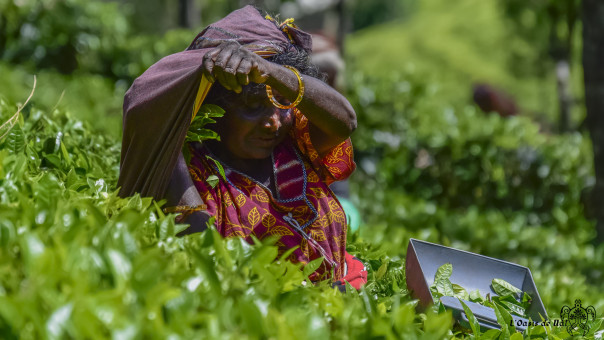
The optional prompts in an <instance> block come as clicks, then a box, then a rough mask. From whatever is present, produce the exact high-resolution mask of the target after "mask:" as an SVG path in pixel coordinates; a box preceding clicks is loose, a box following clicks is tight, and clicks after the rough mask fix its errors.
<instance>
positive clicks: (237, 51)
mask: <svg viewBox="0 0 604 340" xmlns="http://www.w3.org/2000/svg"><path fill="white" fill-rule="evenodd" d="M270 67H271V63H270V62H268V61H266V60H264V59H263V58H262V57H260V56H258V55H257V54H255V53H254V52H251V51H249V50H247V49H245V48H243V47H242V46H241V45H240V44H239V43H237V42H235V41H229V42H224V43H222V44H220V45H218V47H216V48H215V49H213V50H212V51H210V52H208V53H206V55H205V56H204V57H203V64H202V70H203V74H204V75H205V76H206V77H207V78H208V80H210V81H211V82H214V81H216V80H218V81H219V82H220V84H221V85H222V86H223V87H224V88H226V89H227V90H230V91H234V92H236V93H240V92H241V89H242V86H244V85H247V84H249V83H250V82H253V83H264V82H265V81H266V80H267V79H268V77H269V72H270V71H269V68H270Z"/></svg>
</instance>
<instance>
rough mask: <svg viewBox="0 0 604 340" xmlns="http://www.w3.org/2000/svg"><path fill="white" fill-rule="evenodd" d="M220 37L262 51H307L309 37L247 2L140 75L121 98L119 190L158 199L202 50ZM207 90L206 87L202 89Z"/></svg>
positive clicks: (196, 83)
mask: <svg viewBox="0 0 604 340" xmlns="http://www.w3.org/2000/svg"><path fill="white" fill-rule="evenodd" d="M224 41H237V42H239V44H241V45H242V46H244V47H245V48H248V49H250V50H252V51H254V52H256V53H258V54H259V55H261V56H263V57H269V56H271V55H275V54H280V53H283V52H287V51H289V50H290V49H293V48H294V46H293V44H295V45H298V46H299V47H302V48H303V49H304V50H306V51H308V52H310V50H311V46H312V45H311V37H310V35H309V34H307V33H305V32H303V31H300V30H298V29H297V28H295V27H294V26H292V25H289V24H283V25H281V26H277V25H276V23H275V21H274V20H272V19H266V18H264V17H263V16H262V15H261V14H260V13H259V12H258V10H257V9H256V8H254V7H252V6H246V7H244V8H242V9H239V10H236V11H234V12H232V13H231V14H229V15H228V16H226V17H225V18H223V19H222V20H220V21H218V22H216V23H215V24H212V25H210V26H208V27H207V28H206V29H204V30H203V31H202V32H201V33H200V34H199V35H198V36H197V37H196V38H195V40H193V42H192V43H191V45H190V46H189V47H188V48H187V50H186V51H184V52H180V53H176V54H172V55H169V56H167V57H165V58H163V59H161V60H160V61H158V62H157V63H155V64H154V65H152V66H151V67H150V68H149V69H148V70H147V71H145V73H143V74H142V75H141V76H140V77H138V78H137V79H136V80H135V81H134V83H133V84H132V86H131V87H130V89H129V90H128V92H126V96H125V98H124V120H123V139H122V154H121V162H120V176H119V179H118V187H121V190H120V196H122V197H126V196H131V195H133V194H134V193H140V194H141V196H152V197H154V198H155V199H161V198H163V197H164V195H165V193H166V189H167V186H168V183H169V182H170V176H171V174H172V171H173V169H174V166H175V164H176V160H177V158H178V155H179V153H180V149H181V148H182V146H183V143H184V138H185V135H186V132H187V130H188V129H189V125H190V123H191V118H192V115H193V105H194V102H195V98H196V95H197V93H198V90H203V89H200V83H201V78H202V72H201V63H202V58H203V56H204V55H205V54H206V53H207V52H209V51H210V50H211V49H212V48H214V47H216V46H218V45H219V44H220V43H222V42H224ZM203 93H207V89H205V90H203Z"/></svg>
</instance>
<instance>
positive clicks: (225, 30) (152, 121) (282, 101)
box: [118, 6, 366, 288]
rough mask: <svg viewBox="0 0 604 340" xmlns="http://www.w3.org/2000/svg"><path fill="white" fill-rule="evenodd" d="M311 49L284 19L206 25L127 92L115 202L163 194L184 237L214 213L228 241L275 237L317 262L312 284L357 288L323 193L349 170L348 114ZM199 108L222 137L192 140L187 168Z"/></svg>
mask: <svg viewBox="0 0 604 340" xmlns="http://www.w3.org/2000/svg"><path fill="white" fill-rule="evenodd" d="M310 51H311V39H310V36H309V35H308V34H306V33H304V32H302V31H300V30H298V29H297V28H296V27H295V26H293V25H292V24H291V21H289V20H288V21H286V22H285V23H284V24H281V25H277V23H276V22H275V21H274V20H273V19H272V18H270V17H268V16H267V17H263V16H262V15H261V14H260V12H259V11H258V10H257V9H255V8H254V7H251V6H247V7H245V8H242V9H240V10H237V11H235V12H233V13H231V14H229V15H228V16H227V17H225V18H224V19H222V20H220V21H219V22H217V23H215V24H213V25H210V26H208V27H207V28H206V29H205V30H204V31H202V32H201V33H200V34H199V35H198V36H197V37H196V38H195V40H194V41H193V43H192V44H191V45H190V46H189V48H188V49H187V50H186V51H184V52H181V53H177V54H174V55H171V56H168V57H166V58H164V59H162V60H161V61H159V62H158V63H156V64H155V65H153V66H152V67H150V68H149V70H147V71H146V72H145V73H144V74H143V75H141V76H140V77H139V78H137V79H136V81H135V82H134V84H133V85H132V87H131V88H130V90H129V91H128V92H127V93H126V97H125V100H124V137H123V145H122V158H121V171H120V178H119V181H118V185H119V186H120V187H121V192H120V193H121V195H123V196H129V195H132V194H133V193H137V192H138V193H141V195H144V196H153V197H154V198H156V199H160V198H166V199H167V206H168V207H169V208H168V210H169V211H176V212H181V213H183V215H182V216H186V219H184V220H183V222H185V223H189V224H190V228H189V229H188V230H187V231H186V232H187V233H192V232H197V231H202V230H203V229H205V227H206V222H207V221H208V219H209V218H210V216H214V217H215V218H216V228H217V230H218V231H219V232H220V233H221V234H222V235H223V236H225V237H231V236H238V237H244V238H245V239H246V240H247V241H249V242H252V236H255V237H257V238H259V239H262V238H265V237H268V236H271V235H277V236H279V237H280V238H279V241H278V242H277V245H278V246H279V250H280V252H281V253H282V252H285V251H286V250H287V249H291V248H292V247H297V249H296V250H295V251H294V252H293V253H292V254H291V255H290V260H292V261H294V262H300V263H308V262H309V261H312V260H314V259H316V258H319V257H324V261H323V265H322V266H321V267H320V268H319V269H318V270H317V271H316V272H315V273H314V274H313V275H312V276H311V279H313V280H319V279H324V278H328V277H331V278H332V279H334V280H335V281H336V284H339V285H340V286H342V285H343V281H344V280H345V281H348V282H350V283H351V284H352V285H353V286H355V287H356V288H359V287H360V286H361V285H362V284H363V283H364V282H366V272H365V270H364V267H363V265H362V263H360V261H358V260H356V259H354V258H353V257H352V256H350V255H349V254H347V253H346V250H345V249H346V219H345V215H344V213H343V210H342V207H341V205H340V204H339V202H338V201H337V199H336V198H335V195H334V194H333V193H332V192H331V190H329V188H328V185H329V184H330V183H331V182H333V181H336V180H342V179H345V178H346V177H348V176H349V175H350V173H352V171H354V168H355V165H354V162H353V160H352V146H351V144H350V140H349V139H348V136H349V135H350V134H351V133H352V131H353V130H354V129H355V127H356V116H355V113H354V110H353V109H352V107H351V106H350V104H349V103H348V101H347V100H346V99H345V98H344V97H342V96H341V95H340V94H339V93H338V92H337V91H335V90H334V89H332V88H331V87H329V86H328V85H326V84H325V83H323V82H322V81H320V80H318V79H316V76H317V72H316V68H313V67H312V65H311V64H310V63H309V60H310V59H309V53H310ZM210 85H211V86H210ZM210 88H211V90H210ZM202 102H203V103H211V104H216V105H218V106H220V107H222V108H223V109H224V110H225V115H224V117H223V118H220V119H219V120H218V121H217V123H216V124H215V126H214V127H213V128H214V129H215V130H216V132H218V134H219V135H220V136H221V140H220V141H213V142H206V143H204V144H203V145H202V144H199V143H190V144H189V145H188V147H189V150H190V152H191V155H192V158H191V161H190V164H187V163H186V162H185V159H184V157H183V155H182V153H181V152H180V150H181V147H182V145H183V142H184V137H185V134H186V131H187V129H188V127H189V125H190V122H191V117H192V115H195V114H196V111H197V110H198V109H199V106H200V105H201V103H202ZM221 168H222V169H224V177H223V176H222V174H221V173H222V169H221ZM211 175H216V176H218V177H219V181H218V184H216V185H210V184H209V183H208V182H207V181H206V179H207V178H208V177H209V176H211Z"/></svg>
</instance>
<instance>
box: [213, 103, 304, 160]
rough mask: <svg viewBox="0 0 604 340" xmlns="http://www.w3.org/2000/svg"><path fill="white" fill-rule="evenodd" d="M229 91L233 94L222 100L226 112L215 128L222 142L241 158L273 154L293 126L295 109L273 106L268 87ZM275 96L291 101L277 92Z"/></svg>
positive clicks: (229, 150) (263, 156) (231, 152)
mask: <svg viewBox="0 0 604 340" xmlns="http://www.w3.org/2000/svg"><path fill="white" fill-rule="evenodd" d="M274 92H275V91H274ZM230 94H232V95H231V96H230V97H231V98H227V100H223V104H222V108H223V109H224V110H225V115H224V117H222V118H220V119H218V120H217V123H216V128H215V130H216V132H218V134H219V135H220V139H221V144H222V146H223V147H225V148H226V151H228V152H229V153H230V154H231V155H232V156H235V157H237V158H240V159H264V158H267V157H270V155H271V154H272V152H273V149H274V148H275V146H277V145H278V144H279V143H281V142H282V141H283V139H284V138H285V137H286V136H287V134H288V133H289V131H290V130H291V128H292V126H293V123H294V116H293V113H292V111H291V110H284V109H279V108H276V107H275V106H273V105H272V103H271V102H270V101H269V99H268V97H267V96H266V92H265V91H253V92H251V91H250V93H246V92H245V91H244V92H242V93H241V94H236V93H234V92H230ZM275 98H276V99H277V100H278V101H279V102H280V103H282V104H284V105H288V104H289V103H288V102H287V100H285V99H284V98H282V97H281V96H279V95H278V94H277V93H275Z"/></svg>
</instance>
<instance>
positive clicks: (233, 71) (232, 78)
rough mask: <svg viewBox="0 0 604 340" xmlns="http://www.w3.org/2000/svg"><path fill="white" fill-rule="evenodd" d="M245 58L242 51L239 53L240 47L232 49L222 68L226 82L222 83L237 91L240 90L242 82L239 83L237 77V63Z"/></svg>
mask: <svg viewBox="0 0 604 340" xmlns="http://www.w3.org/2000/svg"><path fill="white" fill-rule="evenodd" d="M244 58H245V56H244V55H243V53H241V49H238V50H236V51H234V52H233V53H232V54H231V57H230V58H229V61H228V62H227V64H226V66H225V67H224V68H223V73H224V81H225V82H226V84H224V83H223V85H224V86H225V87H226V88H228V89H230V90H232V91H235V92H237V93H239V92H241V86H242V85H243V84H240V83H239V78H238V77H237V69H238V68H239V64H240V63H241V61H242V60H243V59H244Z"/></svg>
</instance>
